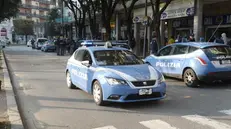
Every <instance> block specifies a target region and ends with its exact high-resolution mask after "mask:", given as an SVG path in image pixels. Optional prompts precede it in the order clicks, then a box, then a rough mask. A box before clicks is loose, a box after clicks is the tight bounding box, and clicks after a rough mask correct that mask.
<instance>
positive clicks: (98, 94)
mask: <svg viewBox="0 0 231 129" xmlns="http://www.w3.org/2000/svg"><path fill="white" fill-rule="evenodd" d="M93 98H94V101H95V103H96V104H97V105H100V106H101V105H104V101H103V92H102V88H101V86H100V84H99V82H98V81H96V82H94V84H93Z"/></svg>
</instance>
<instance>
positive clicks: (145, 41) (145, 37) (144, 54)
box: [143, 0, 148, 57]
mask: <svg viewBox="0 0 231 129" xmlns="http://www.w3.org/2000/svg"><path fill="white" fill-rule="evenodd" d="M147 12H148V11H147V0H145V17H147ZM147 29H148V28H147V25H146V24H145V32H144V45H143V57H146V49H147V48H146V46H147V33H148V32H147Z"/></svg>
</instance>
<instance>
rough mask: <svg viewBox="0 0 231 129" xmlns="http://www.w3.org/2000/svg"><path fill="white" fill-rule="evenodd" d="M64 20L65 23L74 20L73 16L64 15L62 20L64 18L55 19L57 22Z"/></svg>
mask: <svg viewBox="0 0 231 129" xmlns="http://www.w3.org/2000/svg"><path fill="white" fill-rule="evenodd" d="M62 21H63V22H64V23H68V22H71V21H72V18H71V17H64V18H63V20H62V18H56V19H55V22H56V23H62Z"/></svg>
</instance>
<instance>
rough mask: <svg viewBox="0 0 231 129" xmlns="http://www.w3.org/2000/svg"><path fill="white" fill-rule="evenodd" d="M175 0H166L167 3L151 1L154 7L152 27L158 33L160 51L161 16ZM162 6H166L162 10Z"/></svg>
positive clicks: (159, 0)
mask: <svg viewBox="0 0 231 129" xmlns="http://www.w3.org/2000/svg"><path fill="white" fill-rule="evenodd" d="M172 1H173V0H165V2H162V0H150V3H151V6H152V14H153V15H152V19H153V20H152V26H153V28H154V31H155V32H156V37H157V43H158V49H159V48H160V46H161V38H160V36H161V34H160V21H161V14H162V13H163V12H164V11H165V9H166V8H167V7H168V5H169V4H170V3H171V2H172ZM160 4H164V6H163V7H162V8H160Z"/></svg>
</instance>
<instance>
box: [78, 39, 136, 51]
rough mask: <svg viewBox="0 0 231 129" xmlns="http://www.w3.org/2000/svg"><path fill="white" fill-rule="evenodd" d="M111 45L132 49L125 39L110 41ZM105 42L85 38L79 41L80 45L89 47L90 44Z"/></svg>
mask: <svg viewBox="0 0 231 129" xmlns="http://www.w3.org/2000/svg"><path fill="white" fill-rule="evenodd" d="M110 42H111V44H112V46H114V47H122V48H126V49H128V50H130V51H132V48H131V47H130V46H129V45H128V42H126V41H120V40H119V41H110ZM104 45H105V42H104V41H102V40H85V41H83V42H82V43H81V46H86V47H90V46H104Z"/></svg>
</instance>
